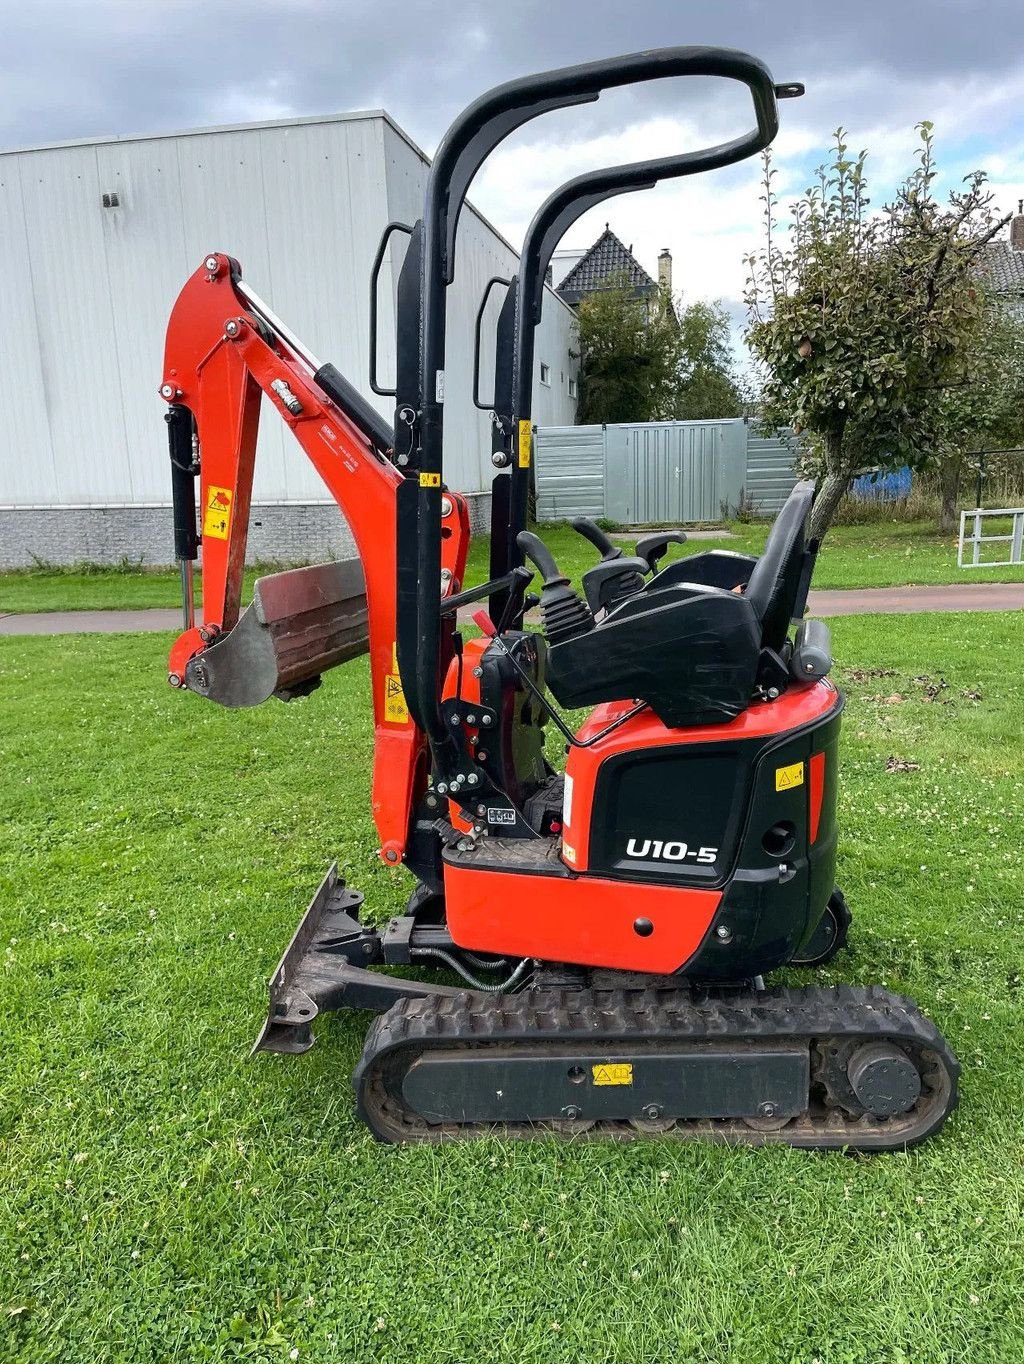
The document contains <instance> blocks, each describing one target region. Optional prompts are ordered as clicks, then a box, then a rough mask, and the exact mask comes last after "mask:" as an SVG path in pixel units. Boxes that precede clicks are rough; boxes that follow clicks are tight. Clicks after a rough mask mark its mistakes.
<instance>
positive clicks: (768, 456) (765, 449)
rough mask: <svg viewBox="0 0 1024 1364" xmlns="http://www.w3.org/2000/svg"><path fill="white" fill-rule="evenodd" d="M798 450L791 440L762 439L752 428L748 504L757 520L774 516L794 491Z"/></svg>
mask: <svg viewBox="0 0 1024 1364" xmlns="http://www.w3.org/2000/svg"><path fill="white" fill-rule="evenodd" d="M795 449H796V442H795V438H794V437H792V436H789V437H788V438H786V437H778V436H761V435H758V434H757V433H756V431H755V429H754V428H753V427H751V428H750V435H749V438H748V440H747V483H746V500H747V504H748V505H749V507H750V509H751V511H752V512H753V513H754V515H755V516H774V515H775V513H776V512H777V511H778V510H779V509H780V508H781V506H782V504H783V502H785V500H786V498H787V497H788V496H789V494H790V493H791V492H792V491H793V488H794V486H795V485H796V481H797V472H796V469H795V468H794V463H795V460H794V455H795Z"/></svg>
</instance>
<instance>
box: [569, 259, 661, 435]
mask: <svg viewBox="0 0 1024 1364" xmlns="http://www.w3.org/2000/svg"><path fill="white" fill-rule="evenodd" d="M576 325H577V336H578V341H579V355H580V406H579V420H580V421H581V422H583V423H586V422H645V421H661V420H664V419H665V418H666V417H667V416H668V415H669V412H670V409H671V405H672V401H673V398H674V381H675V373H676V362H677V352H678V345H679V341H678V328H677V326H676V320H675V317H674V316H673V315H672V312H671V309H670V308H667V307H665V306H663V305H662V306H658V305H654V306H652V305H651V304H650V302H649V301H648V300H647V299H643V298H637V297H636V296H635V295H634V294H633V292H632V290H631V288H630V287H629V285H628V284H627V283H626V282H625V281H618V280H612V281H611V282H610V284H609V287H608V288H606V289H601V290H599V291H598V292H597V293H593V294H589V295H587V297H586V298H584V299H583V300H582V302H581V303H580V307H579V313H578V316H577V324H576Z"/></svg>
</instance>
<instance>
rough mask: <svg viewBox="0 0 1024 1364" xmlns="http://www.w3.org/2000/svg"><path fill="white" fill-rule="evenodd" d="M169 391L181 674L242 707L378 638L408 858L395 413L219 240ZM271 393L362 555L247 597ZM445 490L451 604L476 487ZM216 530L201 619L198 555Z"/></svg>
mask: <svg viewBox="0 0 1024 1364" xmlns="http://www.w3.org/2000/svg"><path fill="white" fill-rule="evenodd" d="M160 392H161V396H162V397H163V398H164V399H165V401H166V402H167V403H168V404H169V411H168V429H169V437H170V455H171V465H172V486H173V490H174V517H175V552H176V555H177V557H178V558H179V560H180V562H181V564H182V571H183V582H184V583H185V584H186V592H185V622H184V624H185V628H184V631H183V633H182V634H181V635H180V636H179V637H178V639H177V640H176V641H175V643H174V645H173V647H172V649H171V653H170V659H169V674H168V676H169V681H170V683H171V685H172V686H175V687H181V688H184V689H187V690H190V691H194V692H196V693H198V694H199V695H202V696H205V697H207V698H208V699H210V700H214V701H218V702H220V703H221V704H223V705H228V706H245V705H253V704H256V703H257V702H259V701H262V700H265V699H266V698H267V697H269V696H270V695H272V694H274V695H278V696H281V697H282V698H283V699H290V698H291V697H293V696H296V695H303V694H305V693H306V692H308V691H310V690H312V688H313V687H315V686H316V685H317V683H318V681H319V677H320V674H321V673H323V672H324V671H326V669H328V668H330V667H334V666H336V665H337V664H339V663H341V662H344V661H345V660H346V659H349V658H352V657H355V656H356V655H357V654H361V653H365V652H369V655H370V672H371V683H372V695H373V716H374V768H373V796H372V800H373V814H374V819H375V821H376V824H377V829H378V832H379V834H380V838H381V850H380V855H381V858H382V860H383V861H385V862H387V863H388V864H391V865H394V864H397V863H399V862H400V861H401V859H402V854H403V852H404V849H405V845H406V840H407V835H408V830H409V821H410V816H411V812H412V809H413V807H414V805H415V802H416V800H417V798H418V796H419V795H420V794H421V793H422V790H423V788H424V787H425V785H426V776H427V752H426V741H425V738H424V735H423V732H422V730H421V729H420V728H419V727H418V726H417V725H416V724H415V722H414V721H413V719H412V717H411V716H410V713H409V709H408V707H407V705H406V703H405V696H404V693H403V689H402V684H401V680H400V677H399V674H398V668H397V663H396V649H395V625H396V622H395V610H396V607H395V603H396V574H397V546H396V518H397V512H396V506H397V496H398V489H399V487H400V486H401V484H402V483H403V481H404V475H403V473H402V472H401V471H400V470H399V469H398V468H397V467H396V465H395V464H394V463H393V462H392V460H391V458H390V457H389V456H390V455H391V446H392V443H393V442H392V436H391V430H390V427H388V425H387V423H386V422H385V421H384V420H383V418H382V417H380V415H379V414H378V413H377V412H376V410H375V409H373V408H372V407H371V406H370V405H369V404H368V403H367V402H366V400H365V399H364V398H362V396H361V395H360V394H359V393H358V392H357V391H356V390H355V389H353V388H352V386H351V385H350V384H348V382H347V381H346V380H345V379H344V378H343V377H342V375H341V374H339V373H338V371H337V370H336V369H335V368H334V367H333V366H332V365H329V364H327V365H322V364H320V363H319V361H317V360H316V359H315V358H314V357H313V356H312V355H311V354H310V352H309V351H308V350H307V349H306V347H305V346H304V345H303V344H302V343H301V342H300V341H299V340H298V338H297V337H295V336H293V335H292V334H291V332H289V330H288V329H287V328H286V327H285V326H284V324H283V323H282V322H281V321H280V320H279V319H278V318H276V317H275V316H274V314H273V313H272V312H271V310H270V309H269V308H268V307H267V306H266V304H264V303H263V302H262V301H261V300H260V299H259V298H258V297H257V296H256V295H255V294H254V293H253V292H252V291H251V290H250V289H249V288H248V286H247V285H245V284H244V283H243V281H242V278H241V270H240V267H239V265H238V263H237V262H236V261H234V260H233V259H232V258H231V257H229V256H225V255H221V254H217V253H214V254H211V255H209V256H207V257H206V259H205V260H204V262H203V264H202V265H201V266H200V268H199V269H198V270H197V271H196V272H195V273H194V274H193V275H192V276H191V278H190V279H189V280H188V282H187V283H186V284H185V287H184V288H183V289H182V291H181V293H180V295H179V296H178V299H177V302H176V303H175V305H174V310H173V312H172V314H171V318H170V322H169V324H168V328H167V344H166V350H165V360H164V371H163V383H162V385H161V389H160ZM264 398H265V399H266V400H267V402H268V403H269V404H270V405H271V406H272V407H274V408H275V409H276V410H277V412H278V414H279V415H280V417H281V419H282V420H283V421H284V422H285V423H286V424H287V425H288V427H289V428H290V429H291V431H292V433H293V434H294V436H295V438H296V440H297V441H298V443H299V445H300V446H301V447H302V449H303V450H304V452H305V453H306V455H307V456H308V458H309V459H310V461H311V462H312V464H313V466H314V467H315V469H316V470H317V472H318V474H319V475H320V477H321V478H322V479H323V481H324V483H325V485H326V486H327V489H328V490H329V492H330V494H331V496H332V497H333V498H334V500H335V501H336V502H337V504H338V507H339V508H340V510H341V512H342V514H343V516H344V518H345V520H346V521H347V523H348V525H349V528H350V530H351V532H352V536H353V538H354V540H355V543H356V548H357V550H358V552H359V563H356V562H354V561H350V562H343V563H336V564H321V565H314V566H312V567H310V568H303V569H293V570H290V571H287V572H284V573H279V574H273V575H270V576H268V577H265V578H261V579H259V580H257V583H256V586H255V590H254V597H253V602H252V604H251V605H250V606H249V607H248V608H247V609H246V610H244V611H243V610H242V609H241V598H242V574H243V568H244V564H245V551H246V541H247V537H248V529H249V511H250V504H251V500H252V487H253V473H254V468H255V460H256V439H257V434H258V430H259V419H260V407H261V403H262V401H263V400H264ZM197 480H198V502H197V499H196V481H197ZM445 499H446V500H445V502H444V508H445V509H446V512H445V515H444V527H443V531H442V570H441V577H440V582H439V584H438V609H440V604H441V603H440V599H441V597H442V596H448V595H451V594H453V593H455V592H458V591H459V590H460V588H461V586H462V582H463V578H464V575H465V566H466V555H467V552H468V547H469V515H468V510H467V507H466V503H465V499H464V498H462V497H460V496H459V495H457V494H454V493H446V494H445ZM197 513H198V525H197ZM200 545H201V555H202V557H201V575H202V607H201V616H200V618H199V619H197V618H196V612H195V607H194V605H193V600H192V592H191V565H192V561H193V560H194V559H196V558H197V557H198V553H199V546H200Z"/></svg>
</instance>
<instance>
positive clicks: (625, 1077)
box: [591, 1061, 633, 1085]
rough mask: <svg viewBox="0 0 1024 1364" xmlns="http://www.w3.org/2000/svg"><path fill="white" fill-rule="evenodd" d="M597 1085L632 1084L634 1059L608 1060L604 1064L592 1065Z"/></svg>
mask: <svg viewBox="0 0 1024 1364" xmlns="http://www.w3.org/2000/svg"><path fill="white" fill-rule="evenodd" d="M591 1070H592V1071H593V1074H594V1084H595V1085H631V1084H632V1083H633V1063H632V1061H606V1062H605V1063H604V1065H598V1066H591Z"/></svg>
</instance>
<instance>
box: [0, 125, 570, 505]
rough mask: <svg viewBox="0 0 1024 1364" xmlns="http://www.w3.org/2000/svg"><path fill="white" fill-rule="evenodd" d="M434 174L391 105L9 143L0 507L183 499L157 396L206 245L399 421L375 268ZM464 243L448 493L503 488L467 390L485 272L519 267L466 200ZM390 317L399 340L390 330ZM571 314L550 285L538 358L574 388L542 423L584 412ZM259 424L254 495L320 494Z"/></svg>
mask: <svg viewBox="0 0 1024 1364" xmlns="http://www.w3.org/2000/svg"><path fill="white" fill-rule="evenodd" d="M425 178H426V160H425V158H424V157H423V155H422V153H420V152H419V151H418V150H417V149H416V148H415V147H414V146H413V145H412V144H411V143H410V142H408V141H407V140H406V139H405V138H404V136H402V135H401V134H400V133H399V132H398V131H397V130H396V129H395V128H394V127H393V125H392V124H391V123H390V122H389V121H388V120H387V119H386V118H385V117H383V116H381V115H353V116H349V117H346V116H341V117H336V118H330V119H323V120H315V119H314V120H298V121H294V120H293V121H289V122H286V123H282V124H269V125H256V126H248V127H244V126H243V127H239V128H230V129H220V130H209V131H203V132H199V133H189V134H182V135H176V136H166V137H151V138H138V139H123V140H118V141H109V142H98V143H82V144H73V145H68V146H59V147H51V148H42V149H39V150H31V151H23V152H11V153H6V154H2V155H0V243H2V245H3V253H2V259H0V319H2V324H0V325H2V326H3V329H4V346H3V352H4V383H5V390H6V392H7V394H8V401H7V402H6V403H5V404H4V428H3V431H2V433H0V506H2V505H4V504H7V505H15V506H32V505H43V506H55V505H81V504H85V505H93V506H95V505H114V504H125V503H129V504H139V503H152V502H158V503H164V502H167V501H168V500H169V486H168V475H167V451H166V435H165V430H164V424H163V421H162V420H161V418H162V416H163V411H164V404H163V403H162V401H161V400H160V398H159V397H158V395H157V385H158V384H159V381H160V375H161V370H162V362H163V345H164V330H165V327H166V323H167V317H168V314H169V312H170V309H171V306H172V304H173V302H174V299H175V297H176V295H177V293H178V291H179V289H180V288H181V286H182V284H183V283H184V281H185V279H186V278H187V277H188V276H189V275H190V274H191V273H192V271H193V270H195V268H196V267H197V265H198V264H199V263H200V261H201V260H202V258H203V255H204V253H205V252H207V251H210V250H222V251H227V252H229V253H230V254H231V255H234V256H236V257H237V258H238V259H239V260H240V261H241V262H242V267H243V271H244V276H245V279H246V280H247V282H248V283H249V284H250V285H251V286H252V287H253V288H254V289H255V290H256V292H257V293H258V294H260V295H262V296H263V297H264V298H265V299H266V300H267V302H268V303H270V304H271V306H272V307H273V309H274V311H275V312H277V313H278V314H279V315H280V316H281V317H283V318H284V319H285V320H286V321H287V322H288V324H289V325H290V326H291V327H292V328H293V329H294V330H295V331H296V332H297V333H298V335H299V336H300V337H302V339H303V340H304V341H305V342H306V343H307V344H308V345H309V346H310V348H311V349H312V350H313V352H314V353H315V354H317V355H319V356H320V358H321V359H324V360H331V361H333V362H334V363H335V364H336V365H337V366H338V368H339V369H341V370H342V372H343V373H345V374H346V375H347V377H348V378H349V379H350V380H351V381H352V382H353V383H354V384H355V385H356V386H357V387H358V388H360V389H361V390H363V391H364V392H365V393H366V396H367V397H369V398H370V399H371V401H373V402H375V403H376V404H377V405H378V406H379V408H380V410H381V411H382V412H384V413H385V414H386V415H387V416H388V417H389V418H390V416H391V404H390V400H389V399H387V398H377V397H374V396H373V395H372V394H371V393H370V392H369V386H368V375H367V368H368V361H367V357H368V344H369V333H368V327H369V320H368V298H369V287H368V286H369V271H370V264H371V262H372V259H373V256H374V253H375V251H376V248H377V242H378V239H379V236H380V233H381V230H382V229H383V227H384V224H385V223H386V222H387V221H388V220H389V219H390V218H395V217H398V218H404V219H405V220H406V221H412V220H413V219H414V218H415V217H416V216H418V213H419V210H420V205H421V199H422V189H423V185H424V183H425ZM111 192H113V193H116V194H117V196H118V200H119V206H118V207H117V208H107V209H105V208H103V207H102V206H101V196H102V195H103V194H104V193H111ZM459 237H460V240H459V257H458V263H457V283H456V285H455V287H454V288H453V290H452V291H451V295H452V296H451V298H450V308H451V311H450V314H449V316H450V323H449V328H450V336H451V344H450V352H449V366H448V374H449V386H448V392H449V395H450V398H449V402H448V404H447V405H446V437H447V440H446V455H447V457H448V461H449V462H448V467H447V469H446V473H447V474H448V476H449V478H450V481H451V483H452V485H453V486H454V487H457V488H462V489H465V490H466V491H475V490H478V489H481V488H485V487H487V486H489V483H490V476H491V472H492V470H491V467H490V462H489V450H490V433H489V427H488V418H487V415H486V414H485V413H481V412H478V411H476V410H475V409H474V408H473V407H472V406H471V404H470V402H469V399H468V393H469V383H470V370H471V363H470V354H471V352H470V347H471V345H472V341H471V329H472V320H473V317H474V316H475V312H476V308H477V306H478V302H479V297H480V290H481V289H482V287H483V283H484V281H485V280H486V279H487V278H488V277H489V276H490V275H492V274H496V273H498V274H503V275H507V274H509V273H511V272H512V271H513V270H514V268H515V264H516V257H515V254H514V252H513V251H512V250H511V249H510V248H509V247H508V245H507V244H506V243H505V242H504V241H502V239H501V238H500V237H499V236H498V235H497V234H496V233H495V232H494V230H493V229H492V228H490V227H489V226H488V225H487V224H486V223H485V222H484V220H483V219H481V218H480V217H479V216H478V215H476V214H475V213H473V212H472V211H468V212H466V213H465V214H463V219H462V225H461V229H460V234H459ZM386 292H387V291H386V289H385V288H384V287H383V286H382V289H381V293H382V295H386ZM383 302H384V299H382V303H383ZM381 311H382V317H381V329H382V331H383V332H385V334H386V332H387V330H388V329H389V328H390V327H391V326H392V325H393V324H392V322H391V321H390V318H389V316H388V310H387V309H386V308H384V307H382V310H381ZM571 326H572V316H571V314H570V313H569V311H568V309H567V308H566V307H565V306H564V305H563V304H562V303H561V302H560V301H559V300H558V299H557V298H555V296H554V295H553V294H551V293H549V294H548V296H547V300H546V306H545V320H544V324H543V329H542V332H541V338H540V344H539V347H538V358H541V357H543V359H544V360H545V363H548V364H549V365H550V367H551V371H552V377H553V378H554V375H556V374H558V375H561V376H562V383H561V386H560V387H556V386H555V385H554V383H552V385H551V387H550V388H549V387H547V386H544V387H543V388H542V387H541V386H538V396H537V404H538V405H537V407H536V411H537V415H538V419H540V420H544V421H549V422H557V421H560V422H566V421H571V420H572V417H573V415H574V409H575V402H574V401H573V400H570V399H569V397H568V377H569V374H570V373H572V374H574V373H575V367H574V366H572V362H571V361H570V358H569V349H570V335H571ZM385 343H386V345H387V344H388V343H387V340H386V335H385ZM386 354H387V350H386V349H385V355H386ZM262 427H263V429H262V431H261V436H260V447H259V456H258V460H257V472H256V479H255V486H254V498H255V500H256V501H264V502H276V501H283V502H286V501H312V500H319V499H323V498H325V497H326V496H327V492H326V489H325V488H324V486H323V484H322V483H321V482H320V479H319V477H318V476H317V474H316V473H315V472H314V470H313V468H312V466H311V465H310V463H309V461H308V460H306V459H305V458H304V457H303V456H302V453H301V451H300V449H299V448H298V446H297V445H296V443H295V442H294V441H292V440H291V438H290V437H288V436H287V435H286V432H285V428H284V424H283V423H281V422H280V421H278V420H277V419H276V418H275V416H274V413H273V412H272V411H270V410H268V409H267V408H266V407H265V409H264V421H263V424H262Z"/></svg>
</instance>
